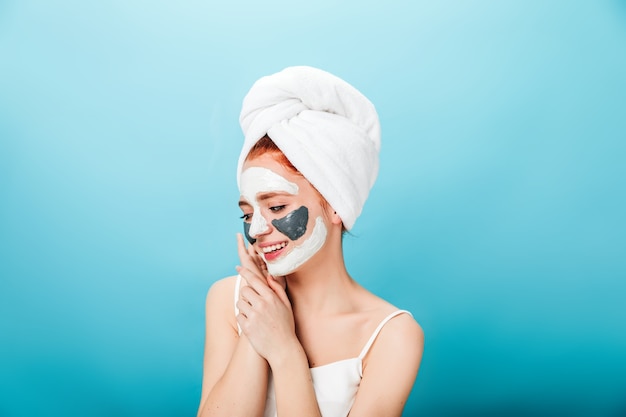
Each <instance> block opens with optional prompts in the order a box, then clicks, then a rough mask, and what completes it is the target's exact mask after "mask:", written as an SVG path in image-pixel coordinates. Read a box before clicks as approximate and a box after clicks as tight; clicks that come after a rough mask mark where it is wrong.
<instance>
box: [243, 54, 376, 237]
mask: <svg viewBox="0 0 626 417" xmlns="http://www.w3.org/2000/svg"><path fill="white" fill-rule="evenodd" d="M239 122H240V124H241V128H242V130H243V133H244V136H245V139H244V144H243V148H242V150H241V155H240V156H239V164H238V167H237V184H239V179H240V176H241V169H242V166H243V163H244V161H245V159H246V157H247V155H248V153H249V152H250V149H251V148H252V147H253V146H254V144H255V143H256V142H257V141H258V140H259V139H261V138H262V137H263V136H265V135H266V134H267V135H268V136H269V137H270V138H271V139H272V141H274V143H275V144H276V146H278V148H280V150H281V151H282V152H283V153H284V154H285V156H286V157H287V159H289V161H290V162H291V163H292V164H293V166H295V167H296V169H297V170H298V171H300V173H302V175H304V177H305V178H306V179H307V180H308V181H309V182H310V183H311V184H312V185H313V186H314V187H315V188H316V189H317V190H318V191H319V192H320V194H322V196H323V197H324V198H325V199H326V200H327V201H328V203H329V204H330V205H331V207H332V208H333V209H334V210H335V211H336V212H337V214H338V215H339V217H341V220H342V221H343V225H344V227H345V228H346V229H348V230H349V229H351V228H352V226H353V225H354V222H355V220H356V218H357V217H358V216H359V214H361V210H362V209H363V204H364V203H365V200H366V199H367V196H368V194H369V191H370V189H371V188H372V185H374V181H375V180H376V176H377V175H378V153H379V151H380V124H379V121H378V114H377V113H376V109H375V108H374V105H373V104H372V103H371V102H370V101H369V100H368V99H367V98H366V97H365V96H364V95H363V94H361V93H360V92H359V91H358V90H357V89H355V88H354V87H352V86H351V85H350V84H348V83H347V82H345V81H343V80H342V79H340V78H338V77H336V76H334V75H332V74H330V73H328V72H325V71H322V70H319V69H317V68H312V67H304V66H300V67H289V68H286V69H284V70H283V71H281V72H278V73H276V74H273V75H270V76H267V77H263V78H261V79H259V80H258V81H257V82H256V83H255V84H254V85H253V86H252V88H251V89H250V91H249V92H248V94H247V95H246V97H245V98H244V100H243V106H242V109H241V115H240V117H239Z"/></svg>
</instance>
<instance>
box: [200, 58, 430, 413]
mask: <svg viewBox="0 0 626 417" xmlns="http://www.w3.org/2000/svg"><path fill="white" fill-rule="evenodd" d="M240 121H241V125H242V128H243V130H244V134H245V141H244V146H243V149H242V152H241V156H240V160H239V166H238V172H237V174H238V184H239V188H240V193H241V198H240V200H239V206H240V208H241V211H242V212H243V216H242V218H243V222H244V234H245V238H246V239H247V241H248V243H247V246H246V243H245V242H244V237H243V236H242V235H241V234H240V235H238V241H237V247H238V252H239V258H240V262H241V265H240V266H238V267H237V268H236V270H237V273H238V274H237V276H233V277H230V278H225V279H222V280H220V281H218V282H216V283H215V284H213V286H212V287H211V289H210V290H209V293H208V295H207V300H206V344H205V357H204V376H203V381H202V398H201V401H200V407H199V410H198V416H228V417H233V416H245V417H249V416H276V415H278V416H299V417H301V416H323V417H335V416H343V417H345V416H348V415H350V416H352V417H355V416H376V417H380V416H400V415H401V414H402V410H403V407H404V404H405V402H406V400H407V398H408V396H409V393H410V391H411V388H412V386H413V382H414V380H415V377H416V375H417V371H418V368H419V364H420V360H421V356H422V350H423V333H422V330H421V328H420V326H419V325H418V324H417V323H416V321H415V320H414V319H413V317H412V316H411V314H410V313H409V312H407V311H404V310H399V309H398V308H396V307H394V306H393V305H391V304H390V303H388V302H386V301H385V300H383V299H381V298H379V297H377V296H375V295H373V294H372V293H370V292H368V291H367V290H365V289H364V288H363V287H361V286H360V285H359V284H358V283H357V282H356V281H355V280H353V279H352V277H351V276H350V275H349V274H348V272H347V270H346V266H345V264H344V258H343V252H342V234H343V233H344V232H345V231H346V230H349V229H350V228H351V227H352V226H353V224H354V221H355V220H356V218H357V217H358V215H359V214H360V212H361V209H362V206H363V203H364V202H365V200H366V198H367V195H368V193H369V190H370V188H371V186H372V185H373V183H374V180H375V178H376V175H377V172H378V151H379V148H380V129H379V124H378V116H377V114H376V111H375V109H374V106H373V105H372V104H371V103H370V102H369V101H368V100H367V99H366V98H365V97H364V96H363V95H362V94H361V93H360V92H358V91H357V90H356V89H354V88H353V87H352V86H350V85H349V84H347V83H346V82H345V81H343V80H341V79H339V78H337V77H335V76H333V75H331V74H328V73H326V72H324V71H321V70H318V69H315V68H310V67H290V68H287V69H285V70H283V71H281V72H279V73H277V74H274V75H271V76H268V77H264V78H261V79H260V80H259V81H257V82H256V83H255V85H254V86H253V87H252V89H251V90H250V92H249V93H248V95H247V96H246V98H245V99H244V104H243V108H242V112H241V118H240ZM383 244H388V242H387V241H386V240H385V241H381V242H377V243H375V244H374V245H373V247H374V248H375V247H376V246H377V245H383ZM381 279H387V280H393V277H381Z"/></svg>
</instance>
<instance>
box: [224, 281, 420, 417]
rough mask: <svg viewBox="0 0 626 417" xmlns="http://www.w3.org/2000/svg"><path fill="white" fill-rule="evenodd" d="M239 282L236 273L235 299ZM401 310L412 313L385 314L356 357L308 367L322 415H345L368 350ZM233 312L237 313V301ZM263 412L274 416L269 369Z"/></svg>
mask: <svg viewBox="0 0 626 417" xmlns="http://www.w3.org/2000/svg"><path fill="white" fill-rule="evenodd" d="M240 286H241V276H238V277H237V282H236V284H235V301H236V300H238V299H239V287H240ZM403 313H406V314H409V315H411V313H410V312H408V311H407V310H396V311H394V312H393V313H391V314H389V315H388V316H387V317H385V318H384V319H383V320H382V321H381V322H380V324H379V325H378V327H376V330H374V332H373V333H372V335H371V336H370V338H369V340H368V341H367V343H366V344H365V346H364V347H363V349H362V350H361V353H360V354H359V356H357V357H356V358H350V359H344V360H340V361H337V362H332V363H329V364H326V365H322V366H316V367H315V368H310V371H311V378H312V380H313V389H314V390H315V397H316V399H317V404H318V406H319V408H320V412H321V414H322V417H346V416H347V415H348V413H349V412H350V409H351V408H352V405H353V404H354V399H355V398H356V393H357V391H358V390H359V385H360V384H361V378H362V377H363V358H365V356H366V355H367V353H368V352H369V350H370V348H371V347H372V344H373V343H374V341H375V340H376V337H377V336H378V334H379V333H380V331H381V330H382V328H383V326H384V325H385V324H387V322H388V321H389V320H391V319H392V318H394V317H396V316H397V315H399V314H403ZM235 314H239V310H238V309H237V306H236V305H235ZM239 333H240V334H241V329H239ZM263 416H264V417H276V392H275V388H274V380H273V378H272V375H271V373H270V377H269V381H268V387H267V398H266V400H265V412H264V414H263Z"/></svg>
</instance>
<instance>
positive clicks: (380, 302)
mask: <svg viewBox="0 0 626 417" xmlns="http://www.w3.org/2000/svg"><path fill="white" fill-rule="evenodd" d="M369 294H370V295H371V297H372V298H371V299H370V302H371V305H372V307H374V309H373V310H374V311H376V313H375V314H374V316H375V317H376V319H375V321H377V322H378V323H379V326H381V329H380V336H379V337H378V338H381V339H391V340H394V341H396V342H400V343H407V344H409V345H412V346H414V347H416V348H419V347H420V346H421V345H423V340H424V331H423V329H422V327H421V326H420V324H419V323H418V321H417V320H416V319H415V317H414V316H413V313H412V312H411V311H410V310H407V309H404V308H401V307H397V306H395V305H394V304H392V303H390V302H389V301H387V300H385V299H383V298H381V297H379V296H377V295H375V294H373V293H369ZM381 344H382V343H381ZM394 344H395V342H394Z"/></svg>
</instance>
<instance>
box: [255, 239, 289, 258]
mask: <svg viewBox="0 0 626 417" xmlns="http://www.w3.org/2000/svg"><path fill="white" fill-rule="evenodd" d="M285 246H287V242H281V243H277V244H275V245H270V246H265V247H263V248H260V249H261V252H262V253H263V257H264V258H265V260H266V261H268V262H270V261H273V260H274V259H276V258H278V257H279V256H280V255H281V253H282V252H283V249H284V248H285Z"/></svg>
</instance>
